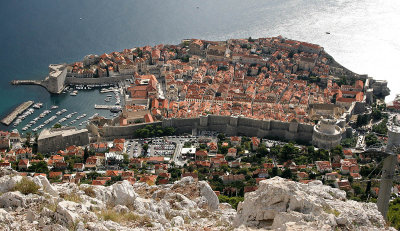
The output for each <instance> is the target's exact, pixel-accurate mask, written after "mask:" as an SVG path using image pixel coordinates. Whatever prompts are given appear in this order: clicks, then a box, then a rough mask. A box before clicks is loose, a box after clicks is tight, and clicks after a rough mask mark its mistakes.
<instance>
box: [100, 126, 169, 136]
mask: <svg viewBox="0 0 400 231" xmlns="http://www.w3.org/2000/svg"><path fill="white" fill-rule="evenodd" d="M147 125H154V126H157V125H162V122H154V123H141V124H132V125H128V126H105V127H103V128H101V129H100V130H99V134H100V135H101V137H102V138H103V139H105V140H113V139H117V138H127V139H132V138H134V133H135V131H136V130H137V129H141V128H144V127H145V126H147Z"/></svg>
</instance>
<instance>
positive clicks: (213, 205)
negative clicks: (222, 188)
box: [198, 181, 219, 210]
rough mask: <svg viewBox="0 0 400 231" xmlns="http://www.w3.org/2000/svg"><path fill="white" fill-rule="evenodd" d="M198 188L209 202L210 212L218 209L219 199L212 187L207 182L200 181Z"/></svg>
mask: <svg viewBox="0 0 400 231" xmlns="http://www.w3.org/2000/svg"><path fill="white" fill-rule="evenodd" d="M198 186H199V190H200V195H201V196H202V197H204V198H205V199H206V200H207V203H208V208H209V209H210V210H216V209H218V205H219V199H218V196H217V195H216V194H215V192H214V191H213V190H212V188H211V187H210V185H209V184H208V183H207V182H205V181H199V183H198Z"/></svg>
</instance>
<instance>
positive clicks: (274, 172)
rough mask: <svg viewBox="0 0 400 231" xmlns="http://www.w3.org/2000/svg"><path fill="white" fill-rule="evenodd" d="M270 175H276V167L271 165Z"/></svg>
mask: <svg viewBox="0 0 400 231" xmlns="http://www.w3.org/2000/svg"><path fill="white" fill-rule="evenodd" d="M270 175H271V176H272V177H274V176H277V175H278V167H273V168H272V169H271V174H270Z"/></svg>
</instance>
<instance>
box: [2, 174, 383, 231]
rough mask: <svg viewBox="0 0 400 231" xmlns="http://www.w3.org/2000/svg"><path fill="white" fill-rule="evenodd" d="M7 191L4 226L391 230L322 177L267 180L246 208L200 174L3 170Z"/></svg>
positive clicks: (369, 207)
mask: <svg viewBox="0 0 400 231" xmlns="http://www.w3.org/2000/svg"><path fill="white" fill-rule="evenodd" d="M33 182H34V183H33ZM16 190H19V191H16ZM21 192H24V193H25V194H23V193H21ZM29 192H33V193H29ZM0 193H1V196H0V223H1V224H2V226H1V227H2V230H257V229H259V230H262V229H274V230H387V229H386V228H385V222H384V220H383V218H382V216H381V215H380V213H379V212H378V210H377V207H376V205H375V204H372V203H368V204H367V203H360V202H355V201H350V200H346V196H345V192H344V191H341V190H338V189H333V188H330V187H328V186H323V185H322V184H321V182H319V181H315V182H312V183H310V184H308V185H305V184H301V183H296V182H291V181H287V180H284V179H282V178H279V177H275V178H272V179H269V180H265V181H262V182H260V187H259V189H258V190H257V191H255V192H251V193H248V194H246V196H245V200H244V202H241V203H240V204H239V206H238V212H236V211H235V210H234V209H232V208H231V206H230V205H229V204H225V203H219V201H218V197H217V196H216V194H215V193H214V192H213V190H212V189H211V187H210V186H209V185H208V183H206V182H204V181H199V182H196V181H194V180H193V178H192V177H185V178H183V179H181V180H180V181H177V182H175V183H174V184H168V185H158V186H148V185H147V184H144V183H140V184H138V183H135V184H133V185H131V184H130V183H129V182H128V181H123V182H119V183H116V184H114V185H111V186H108V187H104V186H92V185H85V184H82V185H79V186H78V185H75V184H70V183H66V184H50V183H49V181H48V180H47V178H46V177H43V176H35V177H33V178H32V177H21V176H19V175H18V174H17V173H16V172H14V171H10V170H4V169H3V170H1V172H0Z"/></svg>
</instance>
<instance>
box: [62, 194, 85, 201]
mask: <svg viewBox="0 0 400 231" xmlns="http://www.w3.org/2000/svg"><path fill="white" fill-rule="evenodd" d="M61 197H62V198H64V200H67V201H73V202H75V203H81V202H82V198H81V196H79V194H77V193H75V192H72V193H70V194H62V195H61Z"/></svg>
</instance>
